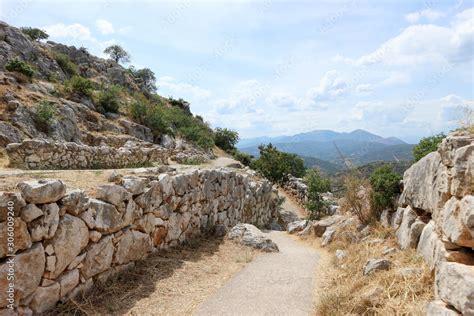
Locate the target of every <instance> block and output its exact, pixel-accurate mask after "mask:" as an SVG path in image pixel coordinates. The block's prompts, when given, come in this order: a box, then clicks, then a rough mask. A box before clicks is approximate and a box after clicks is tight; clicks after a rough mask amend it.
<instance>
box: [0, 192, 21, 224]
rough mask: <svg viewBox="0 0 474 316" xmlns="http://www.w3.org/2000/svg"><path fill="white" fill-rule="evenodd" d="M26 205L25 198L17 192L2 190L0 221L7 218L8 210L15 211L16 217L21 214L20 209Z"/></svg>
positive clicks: (0, 196)
mask: <svg viewBox="0 0 474 316" xmlns="http://www.w3.org/2000/svg"><path fill="white" fill-rule="evenodd" d="M25 205H26V202H25V200H24V199H23V197H22V196H21V194H20V193H17V192H0V222H4V221H6V220H7V217H8V215H9V214H8V211H11V210H12V211H13V213H14V215H15V217H17V216H19V215H20V210H21V209H22V208H23V207H24V206H25Z"/></svg>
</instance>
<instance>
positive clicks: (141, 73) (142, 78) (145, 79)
mask: <svg viewBox="0 0 474 316" xmlns="http://www.w3.org/2000/svg"><path fill="white" fill-rule="evenodd" d="M128 71H129V73H130V74H131V75H132V77H133V79H134V81H135V83H136V84H137V85H138V86H139V87H140V89H142V90H143V91H146V92H148V93H155V92H156V77H155V73H154V72H153V71H152V70H151V69H149V68H143V69H138V70H136V69H135V68H134V67H133V66H130V67H129V68H128Z"/></svg>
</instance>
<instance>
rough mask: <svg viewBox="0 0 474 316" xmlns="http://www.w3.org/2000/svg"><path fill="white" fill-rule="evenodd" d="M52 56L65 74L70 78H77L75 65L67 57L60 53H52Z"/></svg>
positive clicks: (77, 71) (77, 72)
mask: <svg viewBox="0 0 474 316" xmlns="http://www.w3.org/2000/svg"><path fill="white" fill-rule="evenodd" d="M53 56H54V59H55V60H56V62H57V63H58V65H59V67H61V69H62V70H63V72H64V73H65V74H67V75H69V76H70V77H72V76H77V75H78V74H79V70H78V68H77V65H76V64H75V63H73V62H72V61H71V60H70V59H69V57H68V56H67V55H64V54H62V53H54V55H53Z"/></svg>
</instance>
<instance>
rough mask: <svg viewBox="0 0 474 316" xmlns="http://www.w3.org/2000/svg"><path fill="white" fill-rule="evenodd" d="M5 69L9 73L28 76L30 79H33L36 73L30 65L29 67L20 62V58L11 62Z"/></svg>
mask: <svg viewBox="0 0 474 316" xmlns="http://www.w3.org/2000/svg"><path fill="white" fill-rule="evenodd" d="M5 69H6V70H8V71H15V72H19V73H21V74H23V75H25V76H27V77H28V78H30V79H31V78H32V77H33V75H34V73H35V71H34V70H33V68H31V66H30V65H28V64H27V63H25V62H24V61H21V60H19V59H18V58H15V59H12V60H10V61H9V62H8V63H7V64H6V65H5Z"/></svg>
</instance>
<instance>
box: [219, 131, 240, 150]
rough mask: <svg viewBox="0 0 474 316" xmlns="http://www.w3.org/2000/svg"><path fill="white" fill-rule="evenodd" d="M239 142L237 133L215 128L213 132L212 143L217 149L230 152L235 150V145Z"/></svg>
mask: <svg viewBox="0 0 474 316" xmlns="http://www.w3.org/2000/svg"><path fill="white" fill-rule="evenodd" d="M238 141H239V133H237V132H236V131H233V130H231V129H227V128H220V127H218V128H216V129H215V130H214V143H215V144H216V146H217V147H219V148H221V149H223V150H225V151H230V150H233V149H235V145H236V144H237V142H238Z"/></svg>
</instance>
